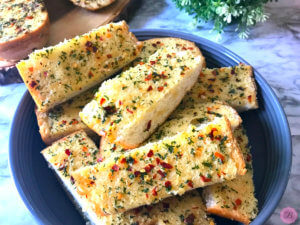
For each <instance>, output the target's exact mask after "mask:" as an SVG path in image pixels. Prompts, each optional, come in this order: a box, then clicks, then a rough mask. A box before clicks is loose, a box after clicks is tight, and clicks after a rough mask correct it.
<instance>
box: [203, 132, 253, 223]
mask: <svg viewBox="0 0 300 225" xmlns="http://www.w3.org/2000/svg"><path fill="white" fill-rule="evenodd" d="M234 136H235V137H236V140H237V142H238V144H239V146H240V149H241V151H242V153H243V156H244V159H245V163H246V168H247V173H246V174H245V175H244V176H238V177H237V178H235V179H234V180H231V181H225V182H223V183H219V184H214V185H211V186H209V187H205V188H204V189H203V196H204V199H205V201H206V207H207V212H209V213H212V214H216V215H219V216H222V217H226V218H229V219H232V220H236V221H239V222H242V223H244V224H249V223H250V222H251V221H252V220H253V219H254V218H255V217H256V216H257V213H258V209H257V199H256V198H255V195H254V184H253V169H252V156H251V153H250V148H249V146H248V137H247V135H246V132H245V130H244V129H243V127H242V126H241V127H239V128H237V129H236V130H235V131H234Z"/></svg>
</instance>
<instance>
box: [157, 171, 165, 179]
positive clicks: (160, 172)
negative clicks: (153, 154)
mask: <svg viewBox="0 0 300 225" xmlns="http://www.w3.org/2000/svg"><path fill="white" fill-rule="evenodd" d="M157 173H158V174H159V175H160V176H161V178H164V177H166V174H165V173H164V172H162V171H161V170H158V171H157Z"/></svg>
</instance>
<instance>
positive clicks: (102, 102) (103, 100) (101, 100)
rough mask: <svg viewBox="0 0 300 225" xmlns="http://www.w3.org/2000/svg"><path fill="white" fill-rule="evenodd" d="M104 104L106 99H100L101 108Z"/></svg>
mask: <svg viewBox="0 0 300 225" xmlns="http://www.w3.org/2000/svg"><path fill="white" fill-rule="evenodd" d="M105 102H106V99H105V98H101V99H100V105H101V106H102V105H103V104H104V103H105Z"/></svg>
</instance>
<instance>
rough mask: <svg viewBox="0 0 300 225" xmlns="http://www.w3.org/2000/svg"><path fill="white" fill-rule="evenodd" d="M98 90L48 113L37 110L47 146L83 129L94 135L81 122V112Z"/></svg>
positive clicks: (79, 96)
mask: <svg viewBox="0 0 300 225" xmlns="http://www.w3.org/2000/svg"><path fill="white" fill-rule="evenodd" d="M96 90H97V89H96V88H92V89H91V90H88V91H86V92H84V93H81V94H80V95H78V96H76V97H74V98H72V99H70V100H68V101H67V102H65V103H62V104H60V105H58V106H56V107H54V108H53V109H50V110H49V111H47V112H40V111H38V110H36V117H37V121H38V125H39V131H40V133H41V136H42V139H43V141H44V142H45V143H46V144H48V145H49V144H51V143H52V142H54V141H56V140H58V139H60V138H63V137H65V136H67V135H69V134H71V133H73V132H75V131H78V130H82V129H84V130H85V131H86V132H88V134H92V133H93V131H92V130H90V129H89V128H88V127H87V126H86V125H85V124H84V123H83V122H82V121H81V119H80V117H79V112H80V111H81V110H82V108H83V107H84V106H85V105H86V104H87V103H88V102H89V101H91V100H92V99H93V96H94V93H95V91H96Z"/></svg>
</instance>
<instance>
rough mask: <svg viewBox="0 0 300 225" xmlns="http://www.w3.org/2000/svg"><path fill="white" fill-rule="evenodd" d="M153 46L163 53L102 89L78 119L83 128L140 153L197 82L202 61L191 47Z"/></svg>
mask: <svg viewBox="0 0 300 225" xmlns="http://www.w3.org/2000/svg"><path fill="white" fill-rule="evenodd" d="M155 45H161V47H160V48H156V51H155V52H154V53H153V54H151V55H150V56H149V57H146V58H141V61H139V62H138V63H136V65H135V66H133V67H130V68H128V69H127V70H125V71H124V72H122V73H121V74H119V75H118V76H117V77H116V78H113V79H111V80H107V81H105V82H104V83H102V85H101V87H100V88H99V91H98V93H96V95H95V96H96V97H95V99H94V100H93V101H91V102H90V103H89V104H88V105H87V106H85V107H84V109H83V111H82V112H81V113H80V117H81V119H82V120H83V121H84V123H86V124H87V125H88V126H89V127H90V128H91V129H93V130H94V131H95V132H96V133H98V134H99V135H101V136H105V137H106V138H107V139H108V140H109V141H110V142H113V143H118V144H120V145H122V146H123V147H127V148H135V147H138V146H139V145H140V144H141V143H142V142H143V141H144V140H145V139H146V138H147V137H149V135H150V134H151V133H152V132H153V131H154V130H155V129H156V128H157V126H158V125H159V124H161V123H163V122H164V121H165V119H166V118H167V117H168V115H169V114H170V113H171V112H172V111H173V110H174V109H175V108H176V106H177V105H178V104H179V103H180V101H181V100H182V98H183V97H184V95H185V93H186V92H187V91H188V90H190V88H191V87H192V86H193V85H194V83H195V82H196V80H197V77H198V75H199V73H200V70H201V67H202V63H203V57H202V55H201V53H200V51H199V49H198V48H197V47H196V46H195V45H194V43H191V42H188V41H185V40H182V39H171V40H170V41H168V42H166V43H164V42H161V41H157V42H156V43H155ZM143 59H144V60H143Z"/></svg>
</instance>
